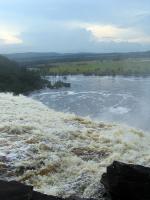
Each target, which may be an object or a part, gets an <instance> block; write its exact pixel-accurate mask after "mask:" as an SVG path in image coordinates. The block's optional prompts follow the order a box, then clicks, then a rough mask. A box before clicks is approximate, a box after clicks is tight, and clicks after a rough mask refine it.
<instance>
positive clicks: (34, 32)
mask: <svg viewBox="0 0 150 200" xmlns="http://www.w3.org/2000/svg"><path fill="white" fill-rule="evenodd" d="M143 50H150V0H0V53H14V52H28V51H29V52H31V51H32V52H33V51H36V52H39V51H40V52H47V51H48V52H120V51H123V52H124V51H143Z"/></svg>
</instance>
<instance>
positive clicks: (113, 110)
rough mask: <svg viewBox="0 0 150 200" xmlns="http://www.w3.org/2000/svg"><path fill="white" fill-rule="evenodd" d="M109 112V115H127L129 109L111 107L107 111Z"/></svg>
mask: <svg viewBox="0 0 150 200" xmlns="http://www.w3.org/2000/svg"><path fill="white" fill-rule="evenodd" d="M109 111H110V112H111V113H115V114H122V115H123V114H126V113H128V112H130V109H129V108H126V107H120V106H119V107H111V108H110V109H109Z"/></svg>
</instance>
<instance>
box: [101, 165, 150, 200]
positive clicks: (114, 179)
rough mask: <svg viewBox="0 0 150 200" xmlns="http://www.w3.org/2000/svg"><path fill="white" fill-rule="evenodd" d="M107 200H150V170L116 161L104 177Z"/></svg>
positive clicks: (102, 181)
mask: <svg viewBox="0 0 150 200" xmlns="http://www.w3.org/2000/svg"><path fill="white" fill-rule="evenodd" d="M101 183H102V184H103V185H104V187H105V190H106V194H105V198H106V199H111V200H150V168H148V167H143V166H140V165H132V164H125V163H121V162H117V161H114V162H113V164H112V165H110V166H109V167H107V172H106V173H105V174H103V175H102V179H101Z"/></svg>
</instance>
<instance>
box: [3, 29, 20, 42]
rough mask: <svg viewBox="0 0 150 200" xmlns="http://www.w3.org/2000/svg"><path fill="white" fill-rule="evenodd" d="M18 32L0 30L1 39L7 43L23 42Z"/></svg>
mask: <svg viewBox="0 0 150 200" xmlns="http://www.w3.org/2000/svg"><path fill="white" fill-rule="evenodd" d="M19 35H20V34H19V33H18V32H12V31H8V30H0V41H1V42H2V43H3V44H6V45H13V44H22V43H23V41H22V39H21V38H20V36H19Z"/></svg>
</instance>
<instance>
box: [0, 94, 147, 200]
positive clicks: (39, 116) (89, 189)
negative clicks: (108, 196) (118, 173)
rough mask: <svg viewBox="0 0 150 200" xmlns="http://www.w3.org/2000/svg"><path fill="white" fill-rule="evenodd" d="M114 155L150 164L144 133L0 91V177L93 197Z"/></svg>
mask: <svg viewBox="0 0 150 200" xmlns="http://www.w3.org/2000/svg"><path fill="white" fill-rule="evenodd" d="M114 160H118V161H123V162H127V163H134V164H141V165H145V166H150V137H149V135H148V134H146V133H143V132H142V131H138V130H135V129H133V128H130V127H128V126H125V125H117V124H106V123H105V124H104V123H102V122H100V123H98V122H93V121H91V120H90V119H87V118H80V117H78V116H75V115H71V114H64V113H60V112H55V111H54V110H51V109H49V108H47V107H46V106H44V105H43V104H42V103H40V102H37V101H35V100H32V99H30V98H27V97H24V96H13V95H12V94H4V93H0V169H1V175H0V176H1V177H0V178H1V179H5V180H17V181H21V182H23V183H26V184H31V185H33V186H34V187H35V189H36V190H37V191H40V192H43V193H46V194H51V195H57V196H62V197H67V196H70V195H78V196H81V197H94V198H98V197H97V194H98V191H99V189H100V179H101V175H102V174H103V173H104V172H105V170H106V167H107V166H108V165H109V164H111V163H112V162H113V161H114Z"/></svg>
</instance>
